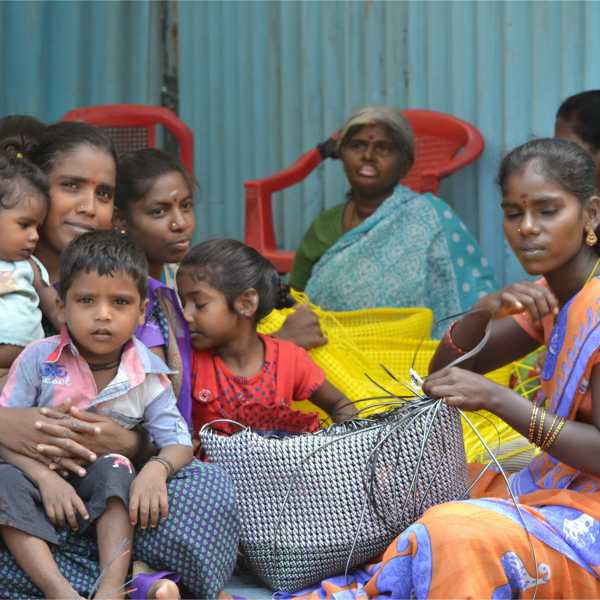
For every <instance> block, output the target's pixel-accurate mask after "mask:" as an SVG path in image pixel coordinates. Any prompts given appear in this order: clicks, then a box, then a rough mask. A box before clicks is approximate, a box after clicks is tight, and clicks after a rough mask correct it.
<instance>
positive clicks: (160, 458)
mask: <svg viewBox="0 0 600 600" xmlns="http://www.w3.org/2000/svg"><path fill="white" fill-rule="evenodd" d="M149 461H155V462H159V463H160V464H161V465H162V466H163V467H164V468H165V469H166V471H167V479H171V477H173V475H175V466H174V465H173V463H172V462H171V461H170V460H169V459H168V458H165V457H164V456H151V457H150V459H149Z"/></svg>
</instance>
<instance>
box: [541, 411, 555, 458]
mask: <svg viewBox="0 0 600 600" xmlns="http://www.w3.org/2000/svg"><path fill="white" fill-rule="evenodd" d="M559 419H560V417H559V416H558V415H554V419H552V424H551V425H550V427H549V428H548V433H546V436H545V437H544V441H543V442H542V445H541V446H540V448H541V449H542V450H545V449H546V448H547V447H548V440H549V439H550V438H551V437H552V431H553V430H554V428H555V427H556V425H557V424H558V421H559Z"/></svg>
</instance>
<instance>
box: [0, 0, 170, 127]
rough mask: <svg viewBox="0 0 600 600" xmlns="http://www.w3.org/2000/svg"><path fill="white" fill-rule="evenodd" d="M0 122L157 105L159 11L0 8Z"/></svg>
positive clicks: (32, 5)
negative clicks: (10, 117) (100, 107)
mask: <svg viewBox="0 0 600 600" xmlns="http://www.w3.org/2000/svg"><path fill="white" fill-rule="evenodd" d="M0 44H1V46H0V48H1V52H2V53H1V55H0V90H1V91H0V115H5V114H13V113H21V114H31V115H34V116H36V117H38V118H40V119H42V120H44V121H54V120H56V119H58V118H60V117H61V116H62V115H63V114H64V113H65V112H67V111H68V110H71V109H72V108H76V107H78V106H86V105H91V104H104V103H113V102H140V103H154V104H155V103H158V102H159V101H160V83H161V80H160V65H161V62H160V58H161V57H160V54H159V51H160V22H159V5H158V3H153V2H148V1H143V2H102V1H90V2H63V1H60V2H36V1H34V2H21V1H5V2H1V3H0Z"/></svg>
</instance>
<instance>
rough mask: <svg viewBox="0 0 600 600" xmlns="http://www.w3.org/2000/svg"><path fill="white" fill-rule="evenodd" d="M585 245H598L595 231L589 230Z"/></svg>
mask: <svg viewBox="0 0 600 600" xmlns="http://www.w3.org/2000/svg"><path fill="white" fill-rule="evenodd" d="M585 243H586V244H587V245H588V246H595V245H596V244H597V243H598V236H597V235H596V232H595V231H594V230H593V229H588V230H587V235H586V236H585Z"/></svg>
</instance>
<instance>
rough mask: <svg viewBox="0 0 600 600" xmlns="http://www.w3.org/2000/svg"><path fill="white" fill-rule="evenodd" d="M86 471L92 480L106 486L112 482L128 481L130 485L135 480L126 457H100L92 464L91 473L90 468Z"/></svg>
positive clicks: (106, 455) (115, 455)
mask: <svg viewBox="0 0 600 600" xmlns="http://www.w3.org/2000/svg"><path fill="white" fill-rule="evenodd" d="M88 471H89V472H90V473H93V477H94V479H97V480H100V482H102V483H104V484H106V485H109V484H110V483H111V482H114V481H122V482H126V481H128V482H130V483H131V482H132V481H133V480H134V478H135V469H134V468H133V464H132V463H131V461H130V460H129V459H128V458H127V457H126V456H122V455H121V454H105V455H103V456H100V457H99V458H98V459H97V460H96V461H95V462H94V463H93V471H92V468H89V469H88Z"/></svg>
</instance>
